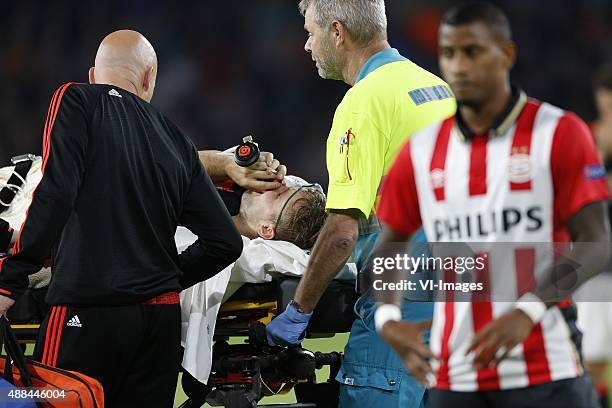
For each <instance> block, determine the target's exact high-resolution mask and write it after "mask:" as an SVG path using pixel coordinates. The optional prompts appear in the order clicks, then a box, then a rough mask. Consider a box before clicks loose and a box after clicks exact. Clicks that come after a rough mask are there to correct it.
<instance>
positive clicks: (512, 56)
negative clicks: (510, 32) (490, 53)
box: [502, 41, 517, 69]
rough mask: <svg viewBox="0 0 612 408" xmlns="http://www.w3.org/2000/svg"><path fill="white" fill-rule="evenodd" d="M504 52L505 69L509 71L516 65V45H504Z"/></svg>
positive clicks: (512, 43) (511, 42)
mask: <svg viewBox="0 0 612 408" xmlns="http://www.w3.org/2000/svg"><path fill="white" fill-rule="evenodd" d="M502 52H503V54H504V67H505V68H507V69H512V67H513V66H514V64H515V63H516V54H517V47H516V44H515V43H514V42H513V41H509V42H507V43H506V44H504V45H503V47H502Z"/></svg>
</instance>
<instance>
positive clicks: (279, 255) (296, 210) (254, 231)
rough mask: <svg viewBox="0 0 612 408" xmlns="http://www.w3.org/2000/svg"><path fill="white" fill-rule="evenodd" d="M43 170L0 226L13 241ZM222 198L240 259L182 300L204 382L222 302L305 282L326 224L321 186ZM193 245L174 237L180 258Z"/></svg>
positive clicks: (6, 173)
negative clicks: (246, 287)
mask: <svg viewBox="0 0 612 408" xmlns="http://www.w3.org/2000/svg"><path fill="white" fill-rule="evenodd" d="M40 168H41V160H40V159H38V160H35V161H34V162H33V163H32V167H31V168H30V170H29V171H28V173H27V177H25V184H24V185H23V186H22V187H20V188H19V192H18V193H17V195H16V196H15V198H14V199H13V201H12V202H11V203H10V206H8V208H6V209H5V210H4V211H3V212H2V213H1V214H0V221H1V220H4V221H5V222H6V223H7V224H8V226H10V228H9V230H13V231H7V232H8V237H10V236H11V235H12V240H14V239H15V238H16V237H17V236H18V232H19V228H20V227H21V225H22V223H23V221H24V219H25V215H26V211H27V208H28V207H29V204H30V202H31V200H32V193H33V191H34V189H35V188H36V186H37V185H38V182H39V181H40V179H41V177H42V174H41V170H40ZM11 174H13V167H12V166H9V167H4V168H0V186H4V185H5V184H6V183H7V180H8V179H9V177H10V176H11ZM218 192H219V194H220V195H221V198H222V199H223V202H224V203H225V205H226V207H227V208H228V210H229V212H230V214H231V215H232V218H233V220H234V223H235V224H236V226H237V228H238V230H239V231H240V233H241V235H242V238H243V252H242V255H241V256H240V258H238V260H237V261H236V262H235V263H234V264H232V265H230V266H228V267H227V268H226V269H224V270H223V271H221V272H220V273H218V274H217V275H215V276H214V277H212V278H210V279H208V280H206V281H204V282H200V283H197V284H196V285H194V286H192V287H190V288H188V289H186V290H184V291H183V292H182V293H181V312H182V318H181V321H182V331H181V343H182V345H183V347H184V348H185V351H184V355H183V367H184V368H185V369H186V370H187V371H188V372H189V373H191V375H192V376H193V377H194V378H196V379H197V380H199V381H200V382H203V383H206V381H207V380H208V376H209V373H210V368H211V363H212V345H213V335H214V330H215V322H216V318H217V314H218V312H219V308H220V306H221V304H222V303H223V301H224V300H225V299H228V298H229V297H230V296H231V295H232V294H233V293H234V292H235V291H236V290H237V289H238V288H239V287H240V286H241V285H242V284H243V283H263V282H269V281H271V280H272V279H273V278H274V277H275V276H279V275H288V276H298V277H299V276H301V275H302V274H303V272H304V270H305V269H306V265H307V263H308V256H309V255H308V250H309V249H310V248H311V247H312V245H314V242H315V241H316V237H317V234H318V232H319V230H320V229H321V227H322V226H323V223H324V221H325V217H326V213H325V194H324V193H323V190H322V188H321V186H319V185H318V184H309V183H307V182H306V181H305V180H303V179H301V178H299V177H295V176H286V177H285V182H284V185H283V186H282V187H280V188H278V189H276V190H270V191H266V192H263V193H258V192H252V191H247V190H245V189H243V188H242V187H239V186H238V185H236V184H234V185H231V186H228V185H227V183H226V184H224V186H223V187H218ZM5 229H6V228H5ZM5 235H7V234H5ZM196 239H197V237H196V236H195V235H194V234H192V233H191V232H190V231H189V230H188V229H186V228H184V227H179V228H178V229H177V232H176V235H175V241H176V245H177V251H178V252H179V253H180V252H182V251H183V250H185V249H186V248H187V247H188V246H189V245H191V244H192V243H193V242H194V241H195V240H196ZM11 243H12V242H11ZM355 275H356V270H355V267H354V265H352V264H349V265H348V266H347V267H346V268H344V269H343V270H342V271H341V274H339V277H342V278H347V279H354V277H355ZM50 278H51V271H50V269H49V268H44V269H43V270H42V271H41V272H39V273H37V274H34V275H31V276H30V287H32V288H41V287H45V286H47V285H48V284H49V280H50Z"/></svg>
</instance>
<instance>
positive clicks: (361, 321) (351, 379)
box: [336, 234, 433, 408]
mask: <svg viewBox="0 0 612 408" xmlns="http://www.w3.org/2000/svg"><path fill="white" fill-rule="evenodd" d="M377 235H378V234H369V235H365V236H362V237H360V240H359V241H358V243H357V246H356V247H355V250H354V252H353V256H354V258H355V260H356V261H357V264H358V268H359V267H360V266H363V265H365V264H366V262H365V261H366V260H367V258H369V255H370V254H371V251H372V249H373V248H374V246H375V242H376V239H377V238H378V237H377ZM354 311H355V315H356V318H355V321H354V322H353V326H352V328H351V333H350V336H349V339H348V343H347V345H346V348H345V349H344V360H343V362H342V367H341V368H340V371H339V372H338V375H337V376H336V381H338V382H340V407H341V408H369V407H372V408H374V407H376V408H378V407H385V408H395V407H398V408H399V407H401V408H419V407H424V402H423V395H424V393H425V389H424V388H423V386H422V385H420V384H419V383H417V382H416V381H415V380H414V378H412V376H411V375H410V374H408V373H407V372H406V370H405V369H404V365H403V363H402V361H401V360H400V358H399V356H398V355H397V353H395V351H394V350H393V349H391V347H389V345H387V343H386V342H385V341H384V340H383V339H382V338H381V337H380V336H379V335H378V333H377V332H376V329H375V327H374V313H375V311H376V303H375V301H374V300H373V299H372V298H371V296H367V295H366V296H362V297H360V298H359V299H358V300H357V302H356V303H355V308H354ZM432 315H433V303H432V302H404V305H403V306H402V319H403V320H410V321H419V320H429V319H431V318H432Z"/></svg>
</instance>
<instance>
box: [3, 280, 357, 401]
mask: <svg viewBox="0 0 612 408" xmlns="http://www.w3.org/2000/svg"><path fill="white" fill-rule="evenodd" d="M298 283H299V279H298V278H281V279H278V280H274V281H272V282H267V283H247V284H245V285H243V286H242V287H241V288H240V289H239V290H238V291H237V292H235V293H234V294H233V295H232V296H231V297H230V298H229V299H228V300H227V301H226V302H225V303H224V304H223V305H222V306H221V309H220V311H219V314H218V317H217V323H216V327H215V334H214V341H215V344H214V347H213V354H212V357H213V364H212V371H211V375H210V377H209V380H208V384H203V383H201V382H199V381H197V380H195V379H194V378H193V377H192V376H191V375H190V374H189V373H188V372H187V371H184V372H183V376H182V386H183V390H184V392H185V394H186V395H187V396H188V400H187V401H186V402H184V403H183V404H182V405H181V406H180V407H181V408H195V407H201V406H202V405H204V403H208V404H209V405H212V406H225V407H228V408H247V407H248V408H252V407H258V406H265V405H259V401H260V400H261V399H262V398H263V397H265V396H271V395H279V394H285V393H288V392H290V391H291V390H294V391H295V394H296V397H297V401H298V402H297V403H295V404H284V405H278V404H277V405H274V406H275V407H277V408H278V407H281V408H282V407H287V408H317V407H318V408H327V407H337V406H338V384H337V383H336V381H335V380H334V378H335V376H336V374H337V372H338V369H339V368H340V364H341V360H342V355H341V353H339V352H332V353H320V352H313V351H310V350H306V349H303V348H301V347H290V348H286V347H270V346H269V345H268V344H267V341H266V336H265V325H266V324H268V323H269V322H270V321H271V319H272V318H273V317H274V316H276V315H277V314H279V313H280V311H282V310H284V309H285V307H286V306H287V304H288V303H289V302H290V301H291V299H293V295H294V293H295V290H296V288H297V285H298ZM36 298H39V295H37V297H36ZM23 299H30V300H29V301H30V302H31V301H32V300H31V299H32V297H29V296H24V298H23ZM356 299H357V295H356V293H355V290H354V286H353V284H351V283H350V282H349V281H336V280H334V281H332V283H331V284H330V285H329V287H328V289H327V291H326V292H325V293H324V295H323V297H322V298H321V300H320V302H319V305H318V306H317V308H316V309H315V310H314V313H313V316H312V319H311V321H310V324H309V327H308V332H307V335H306V337H307V338H329V337H333V336H334V335H335V334H336V333H344V332H348V331H350V327H351V324H352V321H353V316H354V315H353V305H354V303H355V301H356ZM20 301H21V300H20ZM16 306H17V307H16V308H15V309H14V310H15V312H17V311H19V310H21V311H22V313H21V316H14V317H15V318H14V319H13V320H12V322H13V324H11V327H12V328H13V329H14V331H15V334H16V336H17V338H18V340H19V342H20V343H22V344H28V343H34V342H35V341H36V336H37V333H38V328H39V320H38V318H37V316H36V315H34V316H32V315H31V314H28V312H27V310H29V309H30V308H29V307H24V306H26V305H24V304H23V303H22V304H21V305H16ZM236 338H239V339H240V340H243V339H244V338H246V341H244V342H243V343H238V344H236V342H235V341H231V340H232V339H236ZM323 366H329V367H330V377H329V379H328V380H327V381H326V382H323V383H317V380H316V375H315V370H316V369H319V368H321V367H323Z"/></svg>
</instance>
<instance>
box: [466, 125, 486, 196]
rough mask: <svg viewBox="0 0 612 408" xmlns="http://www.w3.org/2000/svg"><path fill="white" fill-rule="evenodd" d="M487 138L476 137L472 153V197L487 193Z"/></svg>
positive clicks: (470, 187)
mask: <svg viewBox="0 0 612 408" xmlns="http://www.w3.org/2000/svg"><path fill="white" fill-rule="evenodd" d="M487 141H488V137H487V136H482V135H478V136H475V137H474V139H473V140H472V143H471V153H470V183H469V189H470V196H477V195H482V194H486V193H487Z"/></svg>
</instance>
